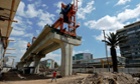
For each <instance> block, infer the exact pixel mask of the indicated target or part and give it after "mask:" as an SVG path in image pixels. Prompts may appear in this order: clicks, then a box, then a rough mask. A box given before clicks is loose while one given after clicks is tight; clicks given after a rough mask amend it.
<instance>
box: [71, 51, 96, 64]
mask: <svg viewBox="0 0 140 84" xmlns="http://www.w3.org/2000/svg"><path fill="white" fill-rule="evenodd" d="M89 59H93V55H92V54H91V53H78V54H75V55H74V56H73V63H78V62H80V61H81V60H89Z"/></svg>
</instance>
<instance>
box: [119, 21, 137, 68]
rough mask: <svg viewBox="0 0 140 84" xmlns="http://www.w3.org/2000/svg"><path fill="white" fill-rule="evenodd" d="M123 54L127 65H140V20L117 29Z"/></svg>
mask: <svg viewBox="0 0 140 84" xmlns="http://www.w3.org/2000/svg"><path fill="white" fill-rule="evenodd" d="M117 33H118V35H119V36H120V37H122V38H123V39H122V40H121V41H120V44H119V46H120V53H121V56H123V57H126V67H140V21H138V22H135V23H132V24H129V25H127V26H124V28H122V29H119V30H117Z"/></svg>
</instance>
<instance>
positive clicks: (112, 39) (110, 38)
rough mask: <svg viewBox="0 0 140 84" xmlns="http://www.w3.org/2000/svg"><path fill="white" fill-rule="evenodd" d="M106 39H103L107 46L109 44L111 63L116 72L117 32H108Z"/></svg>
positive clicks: (118, 39)
mask: <svg viewBox="0 0 140 84" xmlns="http://www.w3.org/2000/svg"><path fill="white" fill-rule="evenodd" d="M106 38H107V40H106V41H105V42H106V44H107V45H108V46H110V54H111V58H112V63H113V71H114V72H118V61H117V53H116V47H117V45H118V44H119V41H120V38H119V37H118V35H117V33H116V34H115V33H110V34H109V35H107V37H106Z"/></svg>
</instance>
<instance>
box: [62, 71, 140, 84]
mask: <svg viewBox="0 0 140 84" xmlns="http://www.w3.org/2000/svg"><path fill="white" fill-rule="evenodd" d="M64 84H140V83H139V82H138V80H135V79H134V78H133V77H132V76H131V75H129V74H125V73H109V72H103V73H94V74H92V75H89V76H87V77H85V78H80V79H76V80H73V81H69V82H67V83H64Z"/></svg>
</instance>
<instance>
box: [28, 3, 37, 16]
mask: <svg viewBox="0 0 140 84" xmlns="http://www.w3.org/2000/svg"><path fill="white" fill-rule="evenodd" d="M26 15H27V16H26V17H28V18H34V17H37V15H38V11H37V10H36V9H35V5H34V4H28V6H27V11H26Z"/></svg>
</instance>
